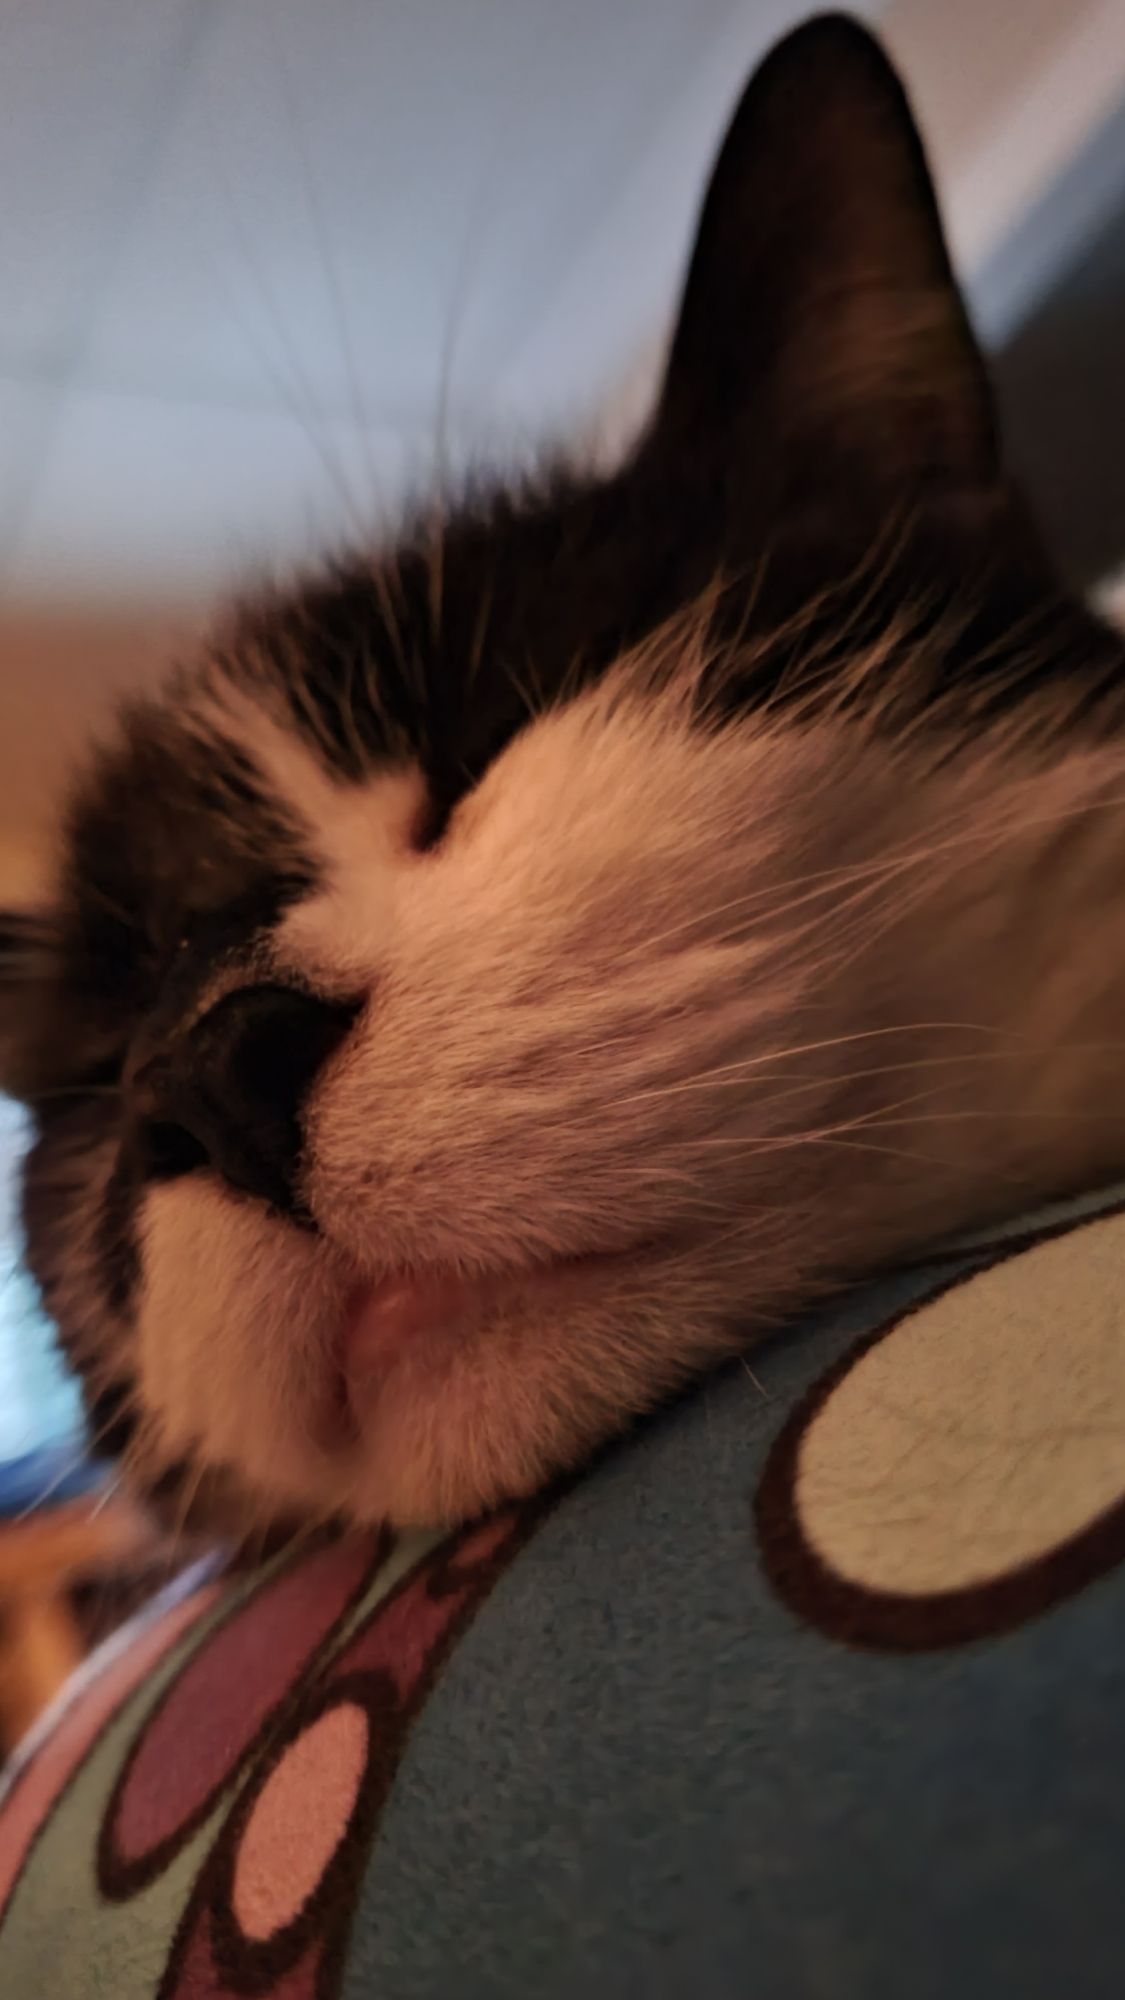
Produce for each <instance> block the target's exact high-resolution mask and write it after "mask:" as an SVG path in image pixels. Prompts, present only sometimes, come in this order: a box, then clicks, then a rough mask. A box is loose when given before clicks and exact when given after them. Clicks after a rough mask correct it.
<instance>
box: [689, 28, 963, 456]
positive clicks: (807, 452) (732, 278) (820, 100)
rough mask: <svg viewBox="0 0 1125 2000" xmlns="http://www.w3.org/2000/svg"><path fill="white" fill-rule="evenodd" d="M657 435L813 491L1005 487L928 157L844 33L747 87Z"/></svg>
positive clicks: (795, 37) (880, 73) (710, 196)
mask: <svg viewBox="0 0 1125 2000" xmlns="http://www.w3.org/2000/svg"><path fill="white" fill-rule="evenodd" d="M656 433H657V435H658V436H663V437H664V438H665V439H667V440H670V441H674V442H675V443H676V444H678V445H679V446H680V447H681V448H685V449H695V450H698V449H700V448H701V445H702V447H703V448H704V449H706V446H707V442H708V441H710V442H711V444H712V445H714V446H717V447H718V448H719V449H720V450H725V451H726V452H727V453H728V454H729V453H730V452H731V451H737V452H740V453H741V454H742V455H743V456H744V458H746V459H747V472H748V474H752V473H753V471H754V465H753V463H752V462H751V461H756V462H757V464H758V465H761V464H762V462H763V456H764V455H766V454H768V455H769V458H770V462H772V463H775V464H776V465H779V466H782V467H784V472H785V477H786V479H789V480H791V479H793V478H797V479H800V478H802V476H803V477H804V478H805V479H808V480H813V481H816V482H818V483H820V482H823V481H825V480H827V481H833V480H835V479H837V478H839V477H840V476H846V477H847V478H852V477H855V476H859V477H866V478H868V479H870V480H873V481H876V482H878V484H879V485H880V486H888V485H889V486H891V487H896V486H898V487H901V486H902V485H903V484H904V483H908V484H909V483H913V482H915V481H919V480H921V481H932V480H933V479H935V478H936V479H938V480H945V479H947V480H949V481H951V482H954V483H958V484H962V483H974V484H976V483H980V482H982V481H984V482H988V483H991V481H992V480H993V478H994V477H995V474H996V469H997V468H996V457H995V442H994V432H993V420H992V406H991V397H990V394H989V390H988V384H987V381H986V378H985V374H984V370H983V366H982V363H981V360H980V356H979V354H978V352H977V348H976V345H975V342H974V340H973V336H972V333H971V331H970V328H969V324H968V320H967V318H966V316H965V311H964V307H963V306H962V303H961V299H960V295H959V293H958V290H957V286H956V283H955V281H954V278H953V273H952V271H951V269H950V264H949V257H948V254H947V251H946V248H945V242H944V238H943V236H942V229H941V221H940V217H939V215H938V209H937V203H936V200H935V197H934V191H933V186H932V183H931V180H930V175H929V171H928V168H927V165H926V159H925V154H924V152H923V150H922V144H921V140H920V139H919V137H918V132H917V129H916V127H915V124H914V120H913V117H912V115H911V111H910V106H909V104H908V103H907V99H906V96H905V94H904V92H903V89H902V86H901V84H900V83H899V81H898V78H897V76H896V75H895V73H894V71H893V69H892V68H891V66H890V64H889V62H888V61H887V58H886V56H885V55H884V54H883V52H882V50H881V48H880V46H879V44H878V43H877V42H876V41H875V40H874V39H873V38H872V36H871V35H870V34H869V33H868V32H867V30H866V29H865V28H861V27H860V26H859V25H858V23H856V22H854V21H852V20H849V19H848V18H847V17H846V16H845V15H835V14H833V15H823V16H821V17H819V18H817V19H816V20H813V21H810V22H809V23H808V24H807V25H806V26H805V27H802V28H799V29H798V30H797V31H796V33H795V34H792V35H790V36H789V37H788V38H787V39H786V40H785V41H783V42H781V43H779V45H778V46H777V47H776V48H775V49H774V50H773V52H772V54H771V55H769V56H768V57H767V58H766V60H765V62H764V63H763V64H762V66H761V68H760V69H759V70H758V72H757V74H756V75H755V76H754V77H753V78H752V79H751V82H750V84H749V86H748V88H747V90H746V93H745V95H744V96H743V99H742V101H741V103H740V105H739V106H738V109H737V111H736V112H735V115H734V119H733V121H732V123H731V126H730V130H729V132H728V134H727V138H726V141H725V144H724V146H723V149H722V152H721V153H720V155H719V159H718V161H717V163H716V166H715V170H714V173H713V175H712V179H711V184H710V187H709V189H708V192H707V196H706V199H705V202H704V206H703V212H702V215H701V217H700V223H699V230H698V235H697V238H696V244H695V251H694V255H693V257H692V261H691V265H690V269H689V272H688V277H687V283H686V287H685V291H684V298H683V305H682V310H681V315H680V320H679V325H678V329H677V332H676V335H675V338H674V342H673V346H672V351H671V358H670V361H669V365H668V371H667V376H666V379H665V386H664V391H663V396H662V400H661V403H660V406H659V408H658V413H657V418H656Z"/></svg>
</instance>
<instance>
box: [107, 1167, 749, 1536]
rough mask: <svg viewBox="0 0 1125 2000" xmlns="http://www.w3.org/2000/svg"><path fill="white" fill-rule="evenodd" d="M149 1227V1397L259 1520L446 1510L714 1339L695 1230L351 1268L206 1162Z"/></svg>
mask: <svg viewBox="0 0 1125 2000" xmlns="http://www.w3.org/2000/svg"><path fill="white" fill-rule="evenodd" d="M145 1235H146V1244H145V1251H146V1256H145V1262H146V1283H145V1292H144V1299H143V1302H142V1311H141V1315H140V1351H141V1385H140V1386H141V1397H142V1401H143V1403H144V1404H145V1407H146V1409H147V1410H148V1412H149V1414H150V1417H151V1418H152V1420H153V1421H154V1424H155V1426H156V1428H157V1430H158V1432H159V1435H160V1437H161V1440H162V1445H163V1449H164V1451H165V1454H166V1455H167V1457H168V1458H170V1459H181V1458H187V1459H190V1460H191V1461H192V1462H193V1463H195V1464H196V1465H199V1464H202V1465H204V1466H209V1467H211V1468H213V1469H214V1471H215V1472H216V1473H218V1472H223V1473H225V1474H229V1475H230V1476H231V1477H232V1478H233V1479H234V1480H235V1481H237V1483H238V1485H239V1486H240V1487H241V1489H242V1490H243V1491H244V1492H245V1493H246V1495H247V1510H248V1514H249V1515H252V1516H253V1517H254V1518H255V1519H259V1520H260V1519H262V1518H267V1519H268V1518H272V1517H280V1516H289V1515H291V1514H293V1513H294V1512H296V1513H297V1514H303V1515H305V1516H307V1517H314V1516H333V1517H337V1518H340V1517H342V1518H344V1519H347V1520H350V1521H353V1522H356V1523H361V1524H368V1523H374V1522H378V1521H384V1520H386V1521H390V1522H392V1523H393V1524H395V1525H397V1526H439V1525H446V1524H452V1523H456V1522H460V1521H462V1520H465V1519H467V1518H470V1517H472V1516H474V1515H476V1514H479V1513H481V1512H482V1511H485V1510H487V1509H489V1508H491V1507H493V1506H496V1505H498V1504H500V1503H502V1502H505V1501H508V1500H511V1499H518V1498H521V1497H523V1496H524V1495H526V1494H529V1493H531V1492H534V1491H535V1490H536V1489H537V1488H539V1487H541V1486H542V1485H543V1484H544V1483H545V1482H547V1481H548V1480H550V1479H551V1478H552V1477H553V1476H554V1475H555V1474H557V1473H560V1472H562V1471H565V1470H568V1469H569V1468H571V1467H572V1466H574V1465H575V1464H576V1463H577V1462H578V1461H579V1460H581V1459H582V1458H583V1457H584V1456H585V1455H586V1454H587V1453H589V1452H590V1451H591V1450H592V1449H593V1448H594V1447H595V1446H597V1445H598V1444H600V1443H601V1442H602V1441H603V1440H604V1439H605V1438H607V1437H608V1436H610V1435H611V1434H612V1433H614V1432H615V1431H618V1430H620V1429H621V1428H622V1425H623V1424H624V1423H626V1422H627V1421H628V1419H629V1418H630V1417H631V1416H632V1415H633V1414H634V1413H636V1412H637V1411H639V1410H641V1409H643V1408H645V1407H646V1406H648V1405H650V1404H652V1403H653V1402H654V1401H657V1400H659V1398H660V1397H661V1396H662V1395H663V1394H664V1393H666V1392H667V1391H668V1390H669V1389H671V1388H672V1387H674V1386H675V1385H676V1384H677V1383H678V1382H679V1381H681V1380H682V1379H683V1377H684V1375H685V1374H686V1373H688V1372H690V1371H691V1369H692V1368H693V1367H696V1366H698V1365H699V1363H700V1362H701V1361H702V1360H705V1359H710V1358H713V1357H714V1356H715V1355H716V1354H717V1353H718V1352H719V1351H721V1348H722V1346H723V1345H724V1341H723V1338H722V1336H721V1335H720V1333H719V1330H718V1324H719V1316H718V1314H717V1313H715V1312H714V1311H713V1310H712V1311H708V1312H706V1313H705V1312H704V1310H703V1304H702V1302H703V1299H704V1298H705V1296H706V1294H707V1292H708V1284H709V1279H711V1278H713V1275H714V1268H715V1265H714V1258H713V1256H712V1257H711V1258H709V1257H708V1252H707V1249H706V1246H705V1245H703V1244H702V1243H700V1244H697V1245H694V1246H688V1245H685V1244H684V1243H683V1242H678V1243H676V1244H674V1245H673V1244H671V1243H665V1244H662V1245H657V1244H656V1243H653V1242H646V1243H645V1244H643V1245H640V1246H637V1247H636V1248H634V1249H633V1250H631V1251H615V1252H612V1253H602V1252H598V1253H591V1254H590V1255H588V1256H573V1257H571V1256H568V1257H565V1258H559V1259H557V1260H556V1261H554V1262H551V1261H549V1260H545V1261H544V1262H543V1263H542V1264H538V1265H523V1266H520V1267H512V1268H510V1269H508V1270H506V1271H496V1270H493V1271H491V1272H489V1273H487V1274H486V1275H480V1276H476V1277H468V1276H458V1275H457V1274H456V1273H455V1272H453V1271H450V1270H448V1269H444V1270H443V1269H440V1268H437V1267H435V1268H432V1269H430V1270H429V1271H428V1272H415V1273H413V1274H412V1275H407V1274H406V1273H405V1272H400V1273H398V1274H397V1275H394V1276H388V1277H382V1278H379V1279H366V1278H363V1277H361V1276H359V1275H357V1269H356V1266H355V1264H354V1262H352V1261H351V1260H349V1259H347V1258H346V1257H345V1256H344V1255H343V1253H341V1252H340V1251H338V1250H337V1249H335V1248H334V1247H333V1246H332V1245H331V1244H329V1243H328V1242H326V1241H325V1240H324V1239H323V1238H318V1237H316V1236H313V1235H312V1234H310V1233H309V1232H308V1231H305V1230H298V1229H294V1228H292V1227H290V1226H289V1225H288V1224H285V1223H283V1222H280V1221H279V1220H278V1219H277V1218H275V1217H271V1216H269V1215H267V1214H266V1213H264V1212H263V1211H260V1210H258V1209H256V1207H255V1206H254V1205H253V1204H248V1203H235V1202H232V1201H231V1200H230V1199H229V1198H228V1197H227V1196H226V1195H224V1194H223V1193H222V1191H221V1190H220V1189H219V1188H218V1187H217V1186H215V1185H209V1184H208V1179H207V1177H205V1176H203V1177H200V1178H199V1179H198V1180H196V1181H191V1182H187V1181H185V1182H181V1183H179V1184H178V1185H176V1186H174V1187H171V1188H167V1189H162V1190H158V1191H156V1192H155V1193H154V1194H153V1196H152V1197H151V1198H150V1202H149V1204H148V1214H147V1222H146V1232H145ZM713 1303H714V1302H713V1301H712V1304H713Z"/></svg>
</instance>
